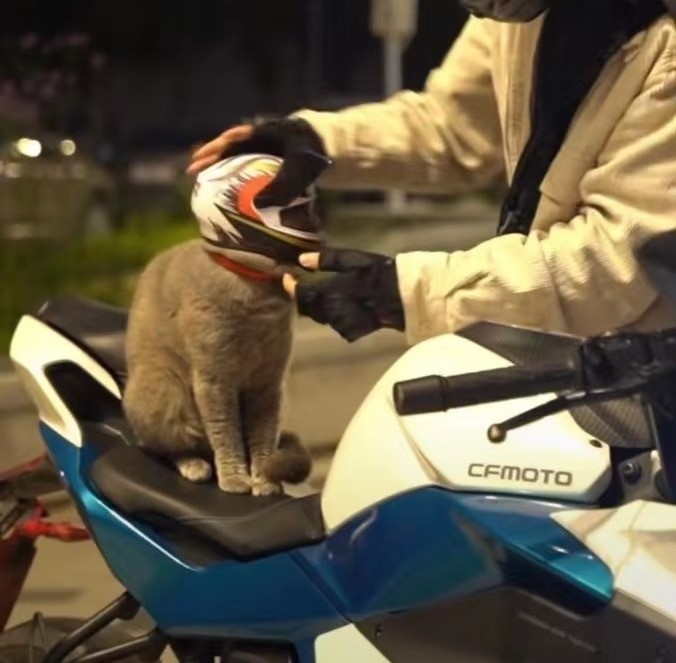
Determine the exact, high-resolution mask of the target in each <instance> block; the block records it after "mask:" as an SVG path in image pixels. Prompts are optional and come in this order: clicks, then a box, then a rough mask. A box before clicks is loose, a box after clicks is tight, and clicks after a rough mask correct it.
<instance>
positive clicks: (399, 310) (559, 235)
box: [188, 0, 676, 343]
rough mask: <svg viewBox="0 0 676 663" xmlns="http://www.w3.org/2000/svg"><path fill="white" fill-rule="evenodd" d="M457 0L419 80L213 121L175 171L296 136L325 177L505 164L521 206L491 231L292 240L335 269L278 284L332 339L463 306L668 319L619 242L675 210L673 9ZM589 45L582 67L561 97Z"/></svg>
mask: <svg viewBox="0 0 676 663" xmlns="http://www.w3.org/2000/svg"><path fill="white" fill-rule="evenodd" d="M667 1H670V0H667ZM461 2H463V4H464V5H465V6H466V7H467V8H468V9H469V11H470V13H471V16H470V18H469V19H468V22H467V23H466V25H465V27H464V28H463V31H462V33H461V35H460V36H459V38H458V39H457V40H456V42H455V44H454V45H453V46H452V48H451V50H450V52H449V53H448V55H447V56H446V58H445V60H444V61H443V63H442V64H441V65H440V66H439V67H438V68H437V69H435V70H433V71H432V72H431V74H430V75H429V78H428V80H427V82H426V84H425V87H424V89H423V90H422V91H420V92H414V91H408V90H406V91H402V92H400V93H398V94H396V95H394V96H393V97H391V98H389V99H386V100H384V101H382V102H377V103H366V104H360V105H356V106H353V107H349V108H346V109H344V110H340V111H337V112H318V111H313V110H311V109H303V110H300V111H298V112H295V113H293V114H291V115H289V116H288V117H284V118H277V119H268V120H263V121H261V122H257V123H244V124H241V125H238V126H234V127H231V128H229V129H228V130H226V131H225V132H224V133H222V134H221V135H220V136H217V137H216V138H214V139H213V140H211V141H210V142H208V143H206V144H205V145H204V146H202V147H201V148H200V149H198V150H196V151H195V152H194V153H193V155H192V161H191V163H190V166H189V168H188V172H190V173H196V172H199V171H200V170H201V169H203V168H204V167H206V166H208V165H210V164H211V163H213V162H214V161H216V160H217V159H219V158H221V157H222V156H223V155H228V154H234V153H238V151H247V150H249V151H257V150H262V151H265V150H269V151H272V152H274V153H277V154H282V155H283V154H286V153H289V151H294V150H296V151H297V150H308V151H318V152H323V153H325V154H327V155H328V156H329V158H330V159H331V160H332V162H333V165H332V167H331V168H330V169H329V170H328V171H327V172H326V174H325V175H324V176H323V178H322V180H321V181H320V182H321V184H322V185H323V186H325V187H336V188H343V189H369V188H370V189H373V188H383V189H385V188H390V187H391V188H400V189H406V190H408V191H410V192H421V193H424V192H433V193H448V194H458V193H464V192H469V191H472V190H477V189H480V188H481V187H484V186H486V185H488V184H489V183H491V182H493V181H494V180H495V178H496V177H500V176H504V175H506V177H507V180H508V182H510V183H511V185H512V188H513V189H514V184H515V182H517V181H519V178H521V181H520V184H519V186H520V187H521V189H519V190H517V191H516V194H515V195H516V198H513V199H512V200H517V201H518V200H520V198H519V197H518V195H520V194H519V191H521V192H522V193H523V191H524V190H525V191H526V193H527V194H528V195H526V196H525V198H526V199H528V201H529V202H528V204H527V205H525V207H526V208H528V207H529V206H530V209H526V212H527V213H523V214H522V218H520V219H519V218H516V222H514V223H513V221H514V218H513V215H512V216H511V217H510V214H511V212H510V209H509V208H508V206H506V207H503V214H504V213H505V212H506V214H504V218H502V219H501V231H500V232H499V233H498V235H497V236H496V237H493V238H491V239H489V240H487V241H485V242H483V243H481V244H479V245H477V246H475V247H473V248H471V249H470V250H466V251H454V252H451V253H448V252H444V251H430V252H419V251H412V252H406V253H401V254H399V255H397V256H396V257H395V258H390V257H387V256H380V255H375V254H372V253H368V252H361V251H356V250H353V251H343V250H340V249H333V248H330V247H327V248H325V249H324V250H322V252H321V253H320V254H311V255H304V256H302V257H301V263H302V264H303V265H304V266H305V267H307V268H310V269H320V270H324V271H332V272H335V275H334V276H333V277H332V278H328V279H326V280H320V281H319V282H316V283H315V282H314V281H312V282H310V283H308V282H307V280H303V279H301V281H300V282H298V281H296V279H295V278H292V277H291V276H287V277H285V287H286V288H287V290H288V291H289V292H290V293H291V294H293V295H294V296H296V298H297V302H298V310H299V312H300V313H301V314H303V315H309V316H310V317H312V318H313V319H314V320H316V321H317V322H319V323H321V324H328V325H331V327H333V328H334V329H335V330H336V331H337V332H338V333H340V334H341V335H342V336H343V337H344V338H346V339H347V340H348V341H355V340H357V339H359V338H361V337H362V336H364V335H366V334H369V333H371V332H373V331H375V330H377V329H380V328H383V327H391V328H396V329H400V330H402V331H405V333H406V335H407V340H408V341H409V342H410V343H417V342H419V341H421V340H424V339H426V338H429V337H431V336H434V335H438V334H442V333H445V332H453V331H456V330H460V329H462V328H463V327H466V326H468V325H471V324H472V323H475V322H479V321H493V322H498V323H505V324H513V325H519V326H526V327H532V328H537V329H541V330H545V331H553V332H562V333H570V334H574V335H580V336H588V335H595V334H600V333H605V332H608V331H611V330H626V329H635V330H640V329H654V328H658V327H661V326H666V325H671V326H674V325H675V324H676V314H675V313H674V309H672V307H671V306H670V305H669V303H668V302H667V301H665V300H664V299H663V298H662V297H661V296H660V295H659V293H658V291H657V290H656V289H655V287H654V286H653V284H652V282H651V281H650V279H649V278H648V276H647V275H646V273H645V272H644V271H643V269H642V268H641V266H640V264H639V262H638V260H637V257H636V251H637V249H638V247H640V246H641V245H642V244H643V243H644V242H645V241H647V240H649V239H651V238H655V237H657V236H658V235H659V234H660V233H663V232H665V231H668V230H670V229H673V228H675V227H676V168H675V160H676V55H675V54H676V27H675V25H674V19H673V17H672V16H670V15H669V14H668V13H667V10H666V8H665V5H661V6H660V8H659V9H657V5H656V4H655V3H653V4H652V5H651V2H650V0H641V1H640V2H636V0H461ZM649 6H650V7H651V8H652V9H651V11H653V15H649V14H644V15H643V18H640V17H638V13H637V12H641V11H642V10H644V9H646V8H648V7H649ZM640 20H643V21H644V24H640ZM557 21H558V23H557ZM621 21H624V23H621ZM632 21H634V24H632ZM637 21H638V22H637ZM627 24H632V25H633V31H628V32H626V34H625V33H621V29H620V26H621V25H627ZM618 34H624V37H623V38H622V39H621V40H617V39H616V37H617V35H618ZM612 39H615V44H614V46H613V47H612V49H611V48H610V47H609V45H608V44H605V43H604V42H605V41H608V40H612ZM547 40H549V41H547ZM609 43H610V42H609ZM549 44H553V45H552V46H551V47H550V48H549V52H548V51H547V48H548V46H549ZM557 49H558V50H557ZM594 49H596V51H595V50H594ZM610 51H612V52H610ZM585 53H586V55H585ZM599 55H602V56H603V57H605V58H606V59H605V60H604V61H603V63H602V66H600V65H599V68H598V72H597V74H598V75H596V74H595V75H594V79H593V80H591V79H590V80H589V81H588V88H585V89H580V90H579V91H578V92H579V93H580V94H579V98H578V99H577V100H576V101H575V104H574V105H573V104H572V103H570V99H568V101H566V98H565V97H566V94H568V92H569V91H570V89H571V88H574V87H575V86H576V85H578V81H579V79H580V76H581V72H583V71H585V69H584V68H585V67H587V66H590V63H594V62H596V63H597V64H598V62H600V60H599ZM547 58H549V59H548V60H547ZM584 58H586V61H585V60H584ZM548 70H549V73H547V71H548ZM547 77H549V78H547ZM571 98H574V97H571ZM566 103H568V106H569V108H568V110H567V111H566V112H569V114H570V122H569V123H568V124H565V123H563V122H562V121H561V120H560V118H561V117H562V116H563V115H565V113H563V112H562V111H561V109H562V108H563V107H564V106H565V104H566ZM557 104H558V106H557ZM564 110H565V109H564ZM538 113H540V114H539V115H538ZM557 123H558V124H557ZM557 131H558V132H559V133H560V134H561V135H560V140H559V142H558V143H557V141H556V140H550V138H551V136H553V135H554V134H556V132H557ZM543 145H544V146H545V147H544V148H543V147H542V146H543ZM548 150H549V151H548ZM529 152H530V154H528V157H529V159H530V162H529V163H528V164H524V163H522V162H523V161H524V159H525V156H524V155H527V153H529ZM544 154H549V156H548V157H547V159H546V160H545V159H543V158H542V155H544ZM538 159H539V165H538V164H537V162H538ZM545 161H546V163H545ZM534 162H536V166H535V167H534V166H533V163H534ZM538 169H539V171H538ZM282 171H283V168H282ZM537 172H539V173H540V175H541V177H540V176H538V177H532V176H531V175H532V174H533V173H537ZM528 173H530V174H531V175H528ZM280 176H281V172H280ZM529 177H530V181H527V180H528V179H529ZM524 181H525V184H524ZM533 183H535V185H534V184H533ZM529 187H530V189H529ZM517 188H518V187H517ZM528 191H530V193H528ZM512 193H514V190H512ZM517 194H518V195H517ZM522 197H523V196H522ZM507 203H508V201H506V205H507ZM517 207H518V205H517ZM513 211H514V210H512V212H513ZM521 212H523V210H521ZM529 214H530V217H529ZM517 216H518V215H517Z"/></svg>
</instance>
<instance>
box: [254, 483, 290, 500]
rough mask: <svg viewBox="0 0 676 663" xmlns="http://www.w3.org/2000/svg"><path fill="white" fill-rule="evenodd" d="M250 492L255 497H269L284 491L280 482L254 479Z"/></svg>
mask: <svg viewBox="0 0 676 663" xmlns="http://www.w3.org/2000/svg"><path fill="white" fill-rule="evenodd" d="M252 492H253V494H254V495H255V496H256V497H269V496H270V495H281V494H282V493H283V492H284V489H283V488H282V484H281V483H274V482H273V481H267V480H266V479H259V480H254V482H253V485H252Z"/></svg>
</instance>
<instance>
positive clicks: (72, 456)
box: [41, 424, 347, 642]
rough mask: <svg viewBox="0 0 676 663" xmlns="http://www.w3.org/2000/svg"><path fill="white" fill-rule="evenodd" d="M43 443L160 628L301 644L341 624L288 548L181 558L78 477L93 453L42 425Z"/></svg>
mask: <svg viewBox="0 0 676 663" xmlns="http://www.w3.org/2000/svg"><path fill="white" fill-rule="evenodd" d="M41 431H42V435H43V437H44V440H45V442H46V444H47V448H48V450H49V452H50V454H51V456H52V458H53V459H54V461H55V463H56V465H57V467H58V468H59V470H60V472H61V475H62V477H63V479H64V481H65V482H66V484H67V485H68V487H69V489H70V491H71V493H72V494H73V496H74V498H75V499H76V501H77V502H79V506H80V508H81V510H82V511H83V512H84V514H85V516H86V519H87V522H88V525H89V527H90V528H91V530H92V534H93V536H94V537H95V539H96V542H97V544H98V546H99V549H100V551H101V554H102V555H103V556H104V558H105V560H106V562H107V564H108V566H109V568H110V569H111V571H112V573H113V574H114V575H115V577H116V578H117V579H118V580H119V582H120V583H121V584H122V585H123V586H124V587H125V588H126V589H127V590H128V591H129V593H130V594H131V595H132V596H134V597H135V598H136V599H137V600H138V601H139V602H140V603H141V604H142V605H143V607H144V608H145V609H146V610H147V611H148V613H149V614H150V616H151V617H152V618H153V620H154V621H155V622H156V623H157V625H158V626H159V627H160V629H162V630H163V631H164V632H165V633H167V634H170V635H174V636H179V637H197V636H205V637H206V636H211V637H219V638H232V639H240V640H269V641H284V642H289V641H290V642H302V641H307V640H314V638H315V637H316V636H317V634H319V633H324V632H326V631H329V630H332V629H335V628H339V627H340V626H344V625H345V624H346V623H347V622H346V620H345V619H344V618H343V617H342V616H341V615H340V613H339V612H338V611H337V610H336V608H335V607H334V606H333V605H332V604H331V602H330V600H329V599H328V598H327V597H326V596H325V595H324V594H323V593H322V591H321V589H320V588H319V587H318V586H317V585H316V584H315V583H314V582H312V581H311V580H310V578H309V577H308V576H307V574H306V573H305V571H304V570H303V569H302V568H301V567H300V566H299V565H298V563H297V562H296V561H295V560H294V558H293V557H292V556H291V555H290V554H288V553H282V554H276V555H272V556H270V557H266V558H263V559H259V560H255V561H250V562H246V563H242V562H236V561H232V560H224V561H222V562H218V563H215V564H212V565H210V566H208V567H195V566H191V565H189V564H186V563H185V562H184V561H182V560H181V559H179V558H178V557H177V556H176V555H174V554H173V553H172V552H171V548H170V546H168V545H167V544H166V543H165V542H163V541H162V539H161V537H159V536H157V535H156V534H155V533H154V532H153V531H152V530H151V529H150V528H148V527H145V526H144V525H142V524H140V523H138V522H137V521H134V520H132V519H130V518H127V517H126V516H125V515H124V514H121V513H118V512H116V511H115V510H114V509H112V508H111V507H110V506H108V505H107V504H106V503H105V502H104V501H103V500H102V499H101V498H99V496H98V495H97V494H96V493H95V492H93V491H92V489H91V487H90V486H89V485H88V483H87V482H86V480H85V479H84V477H86V474H87V467H88V466H89V465H90V464H91V463H92V462H93V460H94V459H95V454H96V452H95V450H93V449H92V448H91V447H90V446H88V445H87V444H86V443H85V444H84V446H83V447H81V448H78V447H75V446H73V445H72V444H70V443H69V442H68V441H66V440H65V439H63V438H62V437H61V436H60V435H59V434H58V433H56V432H55V431H53V430H52V429H51V428H49V427H48V426H46V425H44V424H41Z"/></svg>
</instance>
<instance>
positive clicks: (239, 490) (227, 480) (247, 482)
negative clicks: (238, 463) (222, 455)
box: [218, 474, 251, 495]
mask: <svg viewBox="0 0 676 663" xmlns="http://www.w3.org/2000/svg"><path fill="white" fill-rule="evenodd" d="M218 487H219V488H220V489H221V490H222V491H223V492H225V493H236V494H238V495H248V494H249V493H251V479H250V478H249V477H248V476H245V475H242V474H230V475H228V476H224V477H218Z"/></svg>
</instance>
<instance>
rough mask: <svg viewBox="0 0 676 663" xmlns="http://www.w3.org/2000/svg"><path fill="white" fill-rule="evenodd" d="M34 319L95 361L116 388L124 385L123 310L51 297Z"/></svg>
mask: <svg viewBox="0 0 676 663" xmlns="http://www.w3.org/2000/svg"><path fill="white" fill-rule="evenodd" d="M35 317H36V318H37V319H38V320H40V321H42V322H44V323H45V324H47V325H49V326H50V327H53V328H54V329H56V330H57V331H59V332H61V333H62V334H64V336H66V337H67V338H68V339H70V340H71V341H73V343H75V344H76V345H78V346H79V347H80V348H82V349H83V350H84V351H85V352H87V353H88V354H90V355H91V356H92V357H94V358H95V359H97V360H98V361H99V362H100V363H101V364H102V365H103V367H104V368H107V369H108V370H109V371H110V372H111V373H112V375H113V377H114V378H115V379H116V381H117V382H118V384H119V385H120V386H123V385H124V383H125V381H126V379H127V366H126V361H125V354H124V338H125V332H126V329H127V320H128V312H127V311H126V310H125V309H123V308H118V307H116V306H109V305H107V304H102V303H101V302H96V301H93V300H90V299H84V298H79V297H55V298H53V299H50V300H48V301H46V302H45V303H44V304H43V305H42V306H41V307H40V310H39V311H38V312H37V314H36V316H35Z"/></svg>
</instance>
